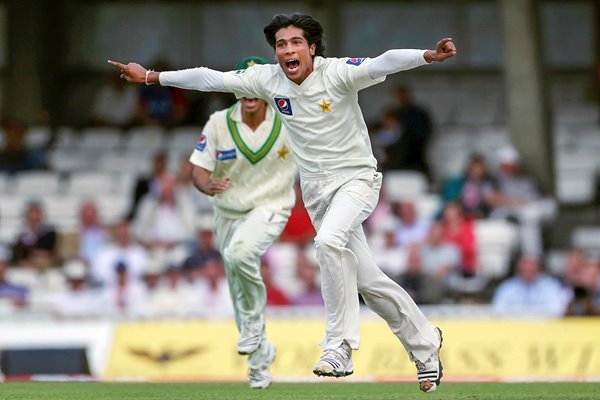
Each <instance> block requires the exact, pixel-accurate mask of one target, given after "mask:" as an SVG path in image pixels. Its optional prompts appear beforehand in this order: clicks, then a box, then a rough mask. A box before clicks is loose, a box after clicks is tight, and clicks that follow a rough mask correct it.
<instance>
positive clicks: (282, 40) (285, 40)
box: [275, 36, 304, 43]
mask: <svg viewBox="0 0 600 400" xmlns="http://www.w3.org/2000/svg"><path fill="white" fill-rule="evenodd" d="M297 39H300V40H302V39H304V37H303V36H293V37H291V38H289V39H283V38H282V39H279V40H277V41H276V42H275V43H279V42H287V41H288V40H297Z"/></svg>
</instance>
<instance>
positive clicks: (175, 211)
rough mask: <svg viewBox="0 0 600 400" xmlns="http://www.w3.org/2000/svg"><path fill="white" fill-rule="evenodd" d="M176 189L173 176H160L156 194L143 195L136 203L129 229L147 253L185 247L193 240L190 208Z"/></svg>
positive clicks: (184, 197)
mask: <svg viewBox="0 0 600 400" xmlns="http://www.w3.org/2000/svg"><path fill="white" fill-rule="evenodd" d="M176 189H177V188H176V181H175V176H174V175H172V174H169V173H164V174H162V175H161V176H160V178H159V180H158V185H157V188H156V192H149V193H148V194H146V196H144V198H143V199H142V201H141V203H140V207H139V210H138V213H137V215H136V217H135V220H134V221H133V229H134V232H135V236H136V238H137V239H138V240H139V241H140V242H141V243H142V244H144V245H145V246H146V247H147V248H148V249H149V250H151V251H153V250H155V249H167V250H171V249H174V248H176V247H180V246H183V247H185V246H186V245H187V244H188V242H189V241H191V240H192V238H193V236H194V229H195V217H196V214H195V212H194V206H193V205H192V203H191V201H190V198H189V197H187V196H186V195H184V194H182V193H181V192H178V191H177V190H176Z"/></svg>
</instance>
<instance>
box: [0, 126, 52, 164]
mask: <svg viewBox="0 0 600 400" xmlns="http://www.w3.org/2000/svg"><path fill="white" fill-rule="evenodd" d="M2 131H3V134H4V141H3V142H4V147H3V148H2V150H0V172H7V173H10V174H15V173H18V172H22V171H30V170H36V169H44V168H46V167H47V165H46V161H45V153H44V151H43V150H42V149H36V150H33V149H28V148H27V146H26V145H25V134H26V133H25V131H26V126H25V124H24V123H23V122H21V121H19V120H16V119H5V120H4V121H3V123H2ZM1 142H2V141H0V143H1Z"/></svg>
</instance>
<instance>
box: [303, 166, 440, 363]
mask: <svg viewBox="0 0 600 400" xmlns="http://www.w3.org/2000/svg"><path fill="white" fill-rule="evenodd" d="M300 178H301V187H302V196H303V199H304V204H305V206H306V209H307V211H308V213H309V214H310V217H311V219H312V222H313V225H314V226H315V229H316V230H317V236H316V237H315V248H316V251H317V258H318V260H319V266H320V268H321V284H322V288H321V289H322V293H323V299H324V301H325V310H326V315H327V324H326V337H325V340H324V343H323V347H324V348H329V349H335V348H337V347H338V346H339V345H340V344H341V343H342V341H343V340H346V341H347V342H348V344H349V345H350V346H351V347H352V348H353V349H358V347H359V342H360V337H359V336H360V335H359V323H360V321H359V311H360V304H359V300H358V292H360V294H361V295H362V297H363V299H364V300H365V303H366V304H367V306H368V307H369V308H370V309H371V310H373V311H374V312H375V313H377V314H378V315H379V316H381V317H382V318H383V319H384V320H385V321H386V323H387V324H388V326H389V327H390V329H391V330H392V332H393V333H394V334H395V335H396V336H397V337H398V339H400V342H401V343H402V344H403V346H404V348H405V349H406V351H407V352H408V353H409V354H411V355H412V357H413V358H414V359H416V360H420V361H425V360H427V358H429V356H430V355H431V354H432V353H433V352H435V351H437V349H438V347H439V345H440V339H439V337H438V334H437V332H436V330H435V327H434V326H433V325H432V324H431V323H430V322H429V321H428V320H427V318H426V317H425V316H424V315H423V313H422V312H421V310H420V309H419V308H418V307H417V305H416V304H415V302H414V301H413V300H412V298H411V297H410V296H409V295H408V293H406V291H404V289H402V288H401V287H400V286H399V285H398V284H396V283H395V282H394V281H393V280H391V279H390V278H389V277H388V276H387V275H385V274H384V273H383V272H382V271H381V270H380V269H379V267H378V266H377V265H376V264H375V261H374V259H373V255H372V253H371V250H370V249H369V247H368V245H367V239H366V237H365V234H364V232H363V229H362V222H363V221H364V220H365V219H366V218H367V217H368V216H369V215H370V214H371V213H372V212H373V210H374V208H375V206H376V205H377V201H378V199H379V190H380V188H381V179H382V175H381V173H378V172H376V171H375V170H374V169H371V168H364V169H356V168H353V169H351V168H348V169H339V170H333V171H327V172H323V173H309V172H305V171H301V173H300Z"/></svg>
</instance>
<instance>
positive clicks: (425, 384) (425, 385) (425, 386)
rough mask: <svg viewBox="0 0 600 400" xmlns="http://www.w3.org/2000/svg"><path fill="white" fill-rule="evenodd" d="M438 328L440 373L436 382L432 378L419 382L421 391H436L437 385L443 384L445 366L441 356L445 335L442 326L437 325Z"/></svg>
mask: <svg viewBox="0 0 600 400" xmlns="http://www.w3.org/2000/svg"><path fill="white" fill-rule="evenodd" d="M436 329H437V330H438V332H439V334H440V347H439V349H438V360H439V371H440V375H439V376H438V378H437V379H436V380H435V381H434V382H431V380H430V379H427V380H424V381H421V382H419V388H420V389H421V391H423V392H425V393H431V392H435V391H436V390H437V387H438V386H439V385H440V384H441V381H442V377H443V376H444V366H443V365H442V360H441V359H440V357H439V354H440V350H441V349H442V343H443V342H444V337H443V336H442V330H441V329H440V328H438V327H437V326H436Z"/></svg>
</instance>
